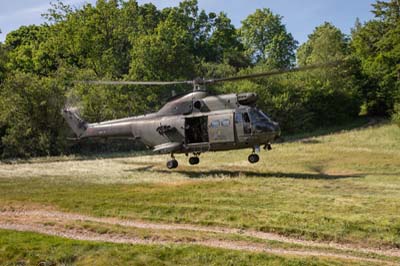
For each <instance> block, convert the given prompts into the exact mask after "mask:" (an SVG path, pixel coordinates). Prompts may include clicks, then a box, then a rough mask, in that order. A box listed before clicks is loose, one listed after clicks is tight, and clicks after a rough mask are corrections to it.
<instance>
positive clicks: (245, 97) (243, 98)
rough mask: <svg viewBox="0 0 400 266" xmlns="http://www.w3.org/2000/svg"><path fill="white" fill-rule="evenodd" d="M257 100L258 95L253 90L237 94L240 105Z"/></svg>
mask: <svg viewBox="0 0 400 266" xmlns="http://www.w3.org/2000/svg"><path fill="white" fill-rule="evenodd" d="M257 100H258V95H257V94H256V93H254V92H248V93H240V94H238V95H237V101H238V103H239V104H241V105H254V104H255V103H256V102H257Z"/></svg>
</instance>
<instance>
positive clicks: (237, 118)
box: [235, 113, 243, 124]
mask: <svg viewBox="0 0 400 266" xmlns="http://www.w3.org/2000/svg"><path fill="white" fill-rule="evenodd" d="M235 122H236V124H241V123H242V122H243V117H242V113H235Z"/></svg>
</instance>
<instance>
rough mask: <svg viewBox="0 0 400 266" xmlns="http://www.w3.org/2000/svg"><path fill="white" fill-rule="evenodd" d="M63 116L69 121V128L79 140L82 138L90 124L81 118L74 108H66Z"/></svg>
mask: <svg viewBox="0 0 400 266" xmlns="http://www.w3.org/2000/svg"><path fill="white" fill-rule="evenodd" d="M62 116H63V117H64V119H65V120H66V121H67V123H68V125H69V127H70V128H71V129H72V131H74V133H75V134H76V136H77V137H78V138H81V137H82V135H83V134H84V133H85V131H86V129H87V128H88V124H87V123H86V122H85V121H84V120H83V119H82V118H80V117H79V115H78V114H77V110H76V109H74V108H64V109H63V110H62Z"/></svg>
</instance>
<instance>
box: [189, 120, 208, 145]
mask: <svg viewBox="0 0 400 266" xmlns="http://www.w3.org/2000/svg"><path fill="white" fill-rule="evenodd" d="M207 123H208V118H207V116H200V117H190V118H186V119H185V137H186V144H193V143H205V142H208V140H209V139H208V125H207Z"/></svg>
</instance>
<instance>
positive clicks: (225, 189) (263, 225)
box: [0, 125, 400, 247]
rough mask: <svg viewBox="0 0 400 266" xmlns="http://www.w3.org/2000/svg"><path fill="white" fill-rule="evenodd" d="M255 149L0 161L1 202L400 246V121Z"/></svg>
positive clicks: (0, 205) (2, 205)
mask: <svg viewBox="0 0 400 266" xmlns="http://www.w3.org/2000/svg"><path fill="white" fill-rule="evenodd" d="M248 154H249V151H231V152H223V153H207V154H204V155H202V157H201V160H202V161H201V164H200V165H199V166H196V167H190V166H188V165H187V163H186V162H185V161H186V158H185V157H184V156H178V160H180V163H181V166H180V168H178V169H177V170H175V171H168V170H165V166H164V164H165V160H166V157H163V156H154V157H152V156H142V157H133V158H126V157H124V158H110V159H104V160H95V159H90V160H80V161H62V162H54V161H50V162H46V161H43V160H41V161H40V162H31V163H29V164H11V165H9V164H1V165H0V207H2V208H9V207H10V206H21V205H28V206H29V205H32V204H43V205H48V206H51V207H54V208H57V209H60V210H63V211H70V212H78V213H85V214H89V215H95V216H109V217H125V218H132V219H144V220H152V221H164V222H178V223H195V224H203V225H221V226H229V227H235V228H253V229H257V230H261V231H267V232H278V233H280V234H284V235H289V236H299V237H302V238H306V239H319V240H333V241H337V242H349V243H357V244H360V245H363V246H366V247H381V246H389V247H400V128H398V127H397V126H394V125H383V126H379V127H373V128H367V129H362V130H353V131H349V132H342V133H339V134H331V135H324V136H322V137H315V138H311V139H308V140H307V141H303V142H296V143H285V144H279V145H275V146H274V150H273V151H271V152H268V153H263V154H262V156H261V157H262V160H261V162H260V163H259V164H258V165H249V164H248V162H247V155H248Z"/></svg>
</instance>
